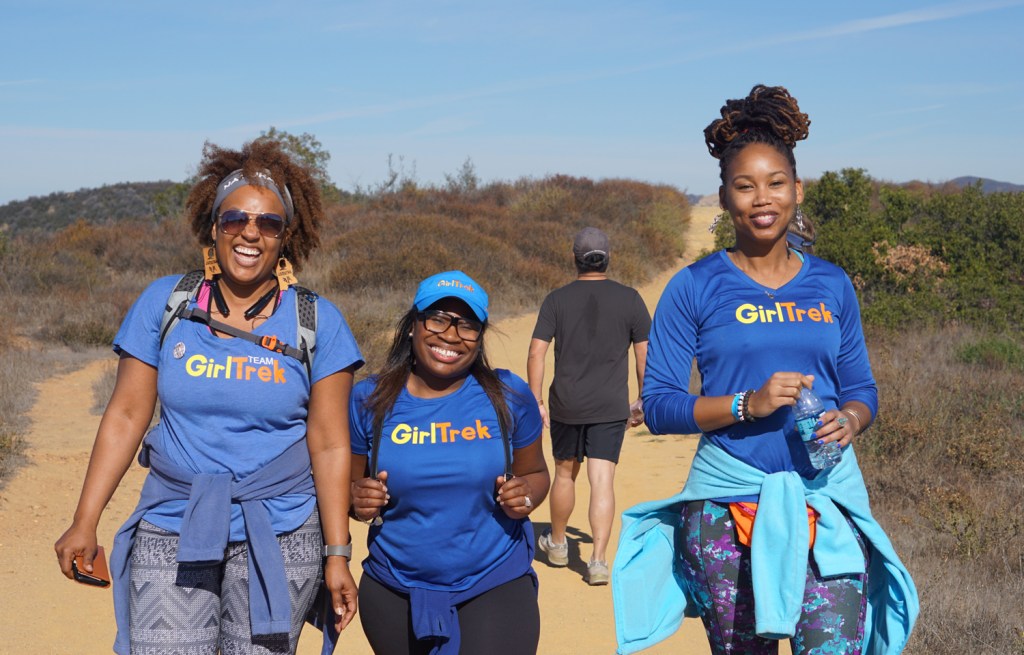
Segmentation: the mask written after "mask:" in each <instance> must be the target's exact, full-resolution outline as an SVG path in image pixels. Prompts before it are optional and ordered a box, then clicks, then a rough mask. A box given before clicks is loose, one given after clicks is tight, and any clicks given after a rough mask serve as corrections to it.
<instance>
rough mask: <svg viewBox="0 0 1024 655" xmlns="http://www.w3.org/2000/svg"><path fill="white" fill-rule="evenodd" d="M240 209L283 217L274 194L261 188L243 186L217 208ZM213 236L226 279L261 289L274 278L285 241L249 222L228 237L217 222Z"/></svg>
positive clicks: (282, 211) (281, 209) (235, 283)
mask: <svg viewBox="0 0 1024 655" xmlns="http://www.w3.org/2000/svg"><path fill="white" fill-rule="evenodd" d="M230 209H241V210H243V211H245V212H248V213H249V215H250V216H258V215H260V214H264V213H271V214H277V215H278V216H284V215H285V210H284V206H283V205H281V201H280V200H278V199H277V196H276V195H274V193H273V192H272V191H269V190H267V189H264V188H263V187H258V186H243V187H241V188H240V189H238V190H236V191H234V192H232V193H231V194H230V195H229V196H228V197H227V198H225V199H224V202H223V203H221V206H220V207H219V209H218V218H219V213H220V212H224V211H227V210H230ZM212 237H213V240H214V243H215V244H216V247H217V260H218V262H219V263H220V268H221V271H222V272H223V276H224V278H226V279H227V281H228V282H229V283H231V284H234V285H236V286H238V287H242V288H246V287H259V286H261V285H263V284H265V283H266V282H267V280H269V279H270V278H271V277H273V271H274V266H275V265H276V264H277V260H278V258H279V257H280V256H281V244H282V240H281V239H279V238H273V237H267V236H264V235H262V234H260V230H259V228H257V227H256V223H255V221H252V220H250V221H249V222H248V223H247V224H246V226H245V228H243V229H242V231H241V232H240V233H239V234H236V235H230V234H225V233H224V232H223V231H222V230H221V229H220V228H219V220H218V221H217V222H215V223H214V225H213V228H212Z"/></svg>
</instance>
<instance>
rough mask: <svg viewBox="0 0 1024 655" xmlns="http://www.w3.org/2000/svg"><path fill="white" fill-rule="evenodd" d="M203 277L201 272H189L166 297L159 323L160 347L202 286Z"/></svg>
mask: <svg viewBox="0 0 1024 655" xmlns="http://www.w3.org/2000/svg"><path fill="white" fill-rule="evenodd" d="M204 278H205V275H204V273H203V271H202V270H195V271H189V272H188V273H185V274H184V275H182V276H181V279H179V280H178V283H177V284H176V285H174V290H173V291H171V295H170V296H168V297H167V304H166V305H165V306H164V316H163V318H162V319H161V321H160V345H161V346H162V345H164V338H166V337H167V333H168V332H170V331H171V330H172V329H173V328H174V326H175V325H177V324H178V320H179V319H181V315H182V314H183V313H184V311H185V308H186V307H188V303H189V301H191V300H193V299H194V298H195V295H196V293H197V292H198V291H199V287H200V286H202V284H203V279H204Z"/></svg>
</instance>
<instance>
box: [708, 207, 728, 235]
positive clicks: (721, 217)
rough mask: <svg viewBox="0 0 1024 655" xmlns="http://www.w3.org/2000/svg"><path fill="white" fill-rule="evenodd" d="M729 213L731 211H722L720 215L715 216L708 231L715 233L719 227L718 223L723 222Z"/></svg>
mask: <svg viewBox="0 0 1024 655" xmlns="http://www.w3.org/2000/svg"><path fill="white" fill-rule="evenodd" d="M728 214H729V212H722V213H721V214H719V215H718V216H715V220H713V221H711V225H709V226H708V232H710V233H712V234H714V233H715V230H717V229H718V224H719V223H721V222H722V221H723V220H725V217H726V216H727V215H728Z"/></svg>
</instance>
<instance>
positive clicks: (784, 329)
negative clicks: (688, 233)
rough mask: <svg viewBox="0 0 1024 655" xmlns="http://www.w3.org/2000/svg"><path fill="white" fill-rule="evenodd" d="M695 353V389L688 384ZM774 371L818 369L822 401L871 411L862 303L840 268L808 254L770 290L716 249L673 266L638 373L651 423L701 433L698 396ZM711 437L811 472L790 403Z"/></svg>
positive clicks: (776, 467)
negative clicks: (855, 404) (698, 384)
mask: <svg viewBox="0 0 1024 655" xmlns="http://www.w3.org/2000/svg"><path fill="white" fill-rule="evenodd" d="M694 358H696V362H697V368H698V370H699V372H700V378H701V388H700V392H699V394H694V393H690V390H689V385H690V373H691V370H692V366H693V361H694ZM778 371H797V372H800V373H804V374H812V375H814V378H815V379H814V391H815V393H817V394H818V396H819V397H820V398H821V400H822V402H823V403H824V404H825V407H826V409H829V408H838V407H841V406H842V405H843V404H844V403H846V402H849V401H853V400H856V401H860V402H862V403H864V404H865V405H867V406H868V407H869V408H870V409H871V414H872V416H874V415H875V414H876V413H877V410H878V391H877V387H876V386H875V381H874V378H873V377H872V374H871V365H870V362H869V360H868V355H867V349H866V348H865V345H864V333H863V330H862V328H861V324H860V308H859V306H858V304H857V296H856V293H855V292H854V289H853V284H852V283H851V282H850V279H849V277H847V275H846V273H845V272H843V270H842V269H841V268H839V267H838V266H835V265H834V264H831V263H829V262H827V261H825V260H823V259H819V258H817V257H814V256H812V255H805V256H804V261H803V265H802V267H801V269H800V272H799V273H798V274H797V275H796V277H794V278H793V279H792V280H790V281H789V282H788V283H786V284H785V285H783V286H782V287H780V288H778V289H768V288H766V287H764V286H762V285H760V284H758V283H757V282H755V281H754V280H752V279H751V278H750V277H748V276H747V275H746V274H745V273H743V271H741V270H740V269H739V268H738V267H737V266H736V265H735V264H734V263H733V262H732V260H731V259H729V256H728V254H727V253H726V252H725V251H720V252H716V253H714V254H712V255H710V256H708V257H706V258H704V259H702V260H700V261H698V262H696V263H694V264H692V265H690V266H687V267H686V268H684V269H683V270H681V271H680V272H679V273H677V274H676V275H675V276H674V277H673V278H672V280H671V281H670V282H669V284H668V286H667V287H666V288H665V292H664V293H663V294H662V296H661V300H660V301H659V302H658V307H657V310H656V311H655V314H654V322H653V325H652V328H651V338H650V342H649V344H648V348H647V371H646V374H645V377H644V393H643V400H644V413H645V414H646V419H647V426H648V428H650V430H651V432H653V433H655V434H691V433H696V432H700V431H701V430H700V427H698V426H697V423H696V421H695V420H694V412H693V408H694V403H695V402H696V400H697V398H698V397H699V396H701V395H703V396H726V395H732V394H735V393H738V392H741V391H745V390H747V389H759V388H760V387H761V385H762V384H764V383H765V381H766V380H767V379H768V378H769V377H771V375H772V374H773V373H776V372H778ZM707 437H708V439H709V440H710V441H711V442H712V443H714V444H715V445H717V446H719V447H720V448H722V449H723V450H725V451H726V452H728V453H729V454H730V455H732V456H733V457H735V458H737V459H739V460H740V461H742V462H744V463H746V464H749V465H750V466H753V467H755V468H757V469H759V470H761V471H764V472H765V473H777V472H781V471H797V472H798V473H800V474H801V475H803V476H805V477H813V476H814V475H815V474H817V470H815V469H814V468H813V467H811V464H810V461H809V459H808V457H807V452H806V449H805V448H804V446H803V444H802V443H801V442H800V439H799V437H798V436H797V435H796V428H795V425H794V421H793V412H792V411H791V410H790V409H789V408H783V409H780V410H777V411H776V412H775V413H773V414H771V415H770V416H767V417H764V418H761V419H758V420H757V421H756V422H754V423H735V424H733V425H730V426H728V427H725V428H722V429H720V430H713V431H710V432H708V433H707Z"/></svg>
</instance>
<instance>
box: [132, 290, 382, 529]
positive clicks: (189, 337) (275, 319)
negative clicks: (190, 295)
mask: <svg viewBox="0 0 1024 655" xmlns="http://www.w3.org/2000/svg"><path fill="white" fill-rule="evenodd" d="M179 279H180V276H170V277H164V278H161V279H159V280H156V281H155V282H153V283H152V284H150V285H149V287H148V288H147V289H146V290H145V291H143V292H142V295H141V296H139V298H138V300H136V301H135V304H134V305H132V308H131V309H130V310H129V311H128V315H127V316H125V319H124V322H123V323H122V324H121V329H120V330H119V331H118V333H117V336H116V337H115V338H114V350H115V352H118V353H120V352H126V353H128V354H130V355H131V356H132V357H135V358H136V359H139V360H141V361H143V362H145V363H147V364H149V365H151V366H155V367H156V369H157V395H158V397H159V399H160V422H159V423H158V424H157V425H156V427H155V428H153V432H152V434H150V435H149V436H148V437H147V443H148V444H149V445H150V446H151V447H153V448H155V449H157V450H159V451H160V452H162V453H163V454H164V455H165V456H167V457H169V458H171V460H172V461H174V462H176V463H178V464H179V465H181V466H183V467H185V468H186V469H189V470H192V471H195V472H196V473H231V474H233V475H234V478H235V479H236V480H238V479H241V478H244V477H246V476H247V475H249V474H250V473H253V472H254V471H256V470H258V469H260V468H261V467H262V466H263V465H265V464H266V463H267V462H269V461H271V460H273V459H274V458H276V457H277V456H278V455H280V454H281V453H282V452H284V451H285V450H286V449H287V448H288V447H289V446H291V445H292V444H294V443H295V442H297V441H300V440H302V439H304V438H305V436H306V414H307V408H308V406H309V391H310V386H311V383H310V377H309V376H308V375H307V373H306V368H305V366H304V365H303V364H302V362H300V361H299V360H297V359H295V358H294V357H289V356H287V355H283V354H280V353H276V352H272V351H270V350H267V349H265V348H262V347H260V346H257V345H256V344H254V343H251V342H249V341H246V340H244V339H238V338H228V339H222V338H220V337H217V336H215V335H214V334H212V333H211V332H210V329H209V328H208V327H207V326H205V325H203V324H201V323H196V322H194V321H187V320H182V321H179V322H178V324H177V325H175V327H174V328H173V329H172V330H171V331H170V332H169V333H168V334H167V336H166V337H165V338H164V343H163V347H162V348H161V347H160V322H161V320H162V318H163V314H164V307H165V306H166V304H167V298H168V296H169V295H170V293H171V291H172V290H173V289H174V286H175V284H177V282H178V280H179ZM297 331H298V329H297V321H296V317H295V291H294V290H293V289H288V290H287V291H285V292H284V294H283V296H282V297H281V299H280V302H279V304H278V307H277V310H276V311H275V312H274V313H273V314H272V315H271V316H270V318H268V319H267V320H266V321H265V322H263V324H261V325H260V326H258V327H257V328H256V329H255V330H253V333H254V334H257V335H274V336H276V337H278V338H279V339H280V340H282V341H284V342H285V343H288V344H290V345H295V344H297V342H298V339H297ZM362 363H363V360H362V356H361V355H360V353H359V348H358V347H357V346H356V342H355V339H354V338H353V337H352V332H351V331H350V330H349V328H348V325H347V324H346V323H345V319H344V317H343V316H342V315H341V312H340V311H338V308H337V307H335V306H334V305H333V304H331V303H330V302H329V301H327V300H325V299H324V298H318V299H317V342H316V356H315V357H314V358H313V371H312V382H314V383H315V382H317V381H318V380H320V379H322V378H325V377H327V376H329V375H332V374H334V373H337V372H338V371H340V370H342V369H344V368H346V367H348V366H352V365H355V366H356V367H359V366H361V365H362ZM262 502H263V504H264V505H265V506H266V507H267V510H268V511H269V512H270V517H271V523H272V525H273V527H274V531H275V532H276V533H277V534H281V533H283V532H288V531H290V530H294V529H296V528H298V527H299V526H300V525H302V523H303V522H304V521H305V520H306V519H307V518H309V515H310V513H311V512H312V511H313V507H314V505H315V504H316V498H315V497H314V496H310V495H306V494H292V495H286V496H279V497H277V498H272V499H269V500H264V501H262ZM186 503H187V501H184V500H176V501H170V502H167V503H164V504H163V505H160V506H159V507H158V508H155V509H153V510H151V511H149V512H147V513H146V515H145V516H144V518H145V519H146V520H147V521H149V522H150V523H152V524H154V525H156V526H158V527H161V528H163V529H165V530H170V531H172V532H174V533H178V532H179V531H180V527H181V518H182V516H183V514H184V511H185V505H186ZM229 538H230V540H231V541H244V540H245V538H246V535H245V522H244V520H243V519H242V509H241V506H240V505H238V504H232V506H231V535H230V537H229Z"/></svg>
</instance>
